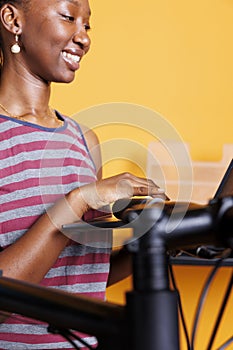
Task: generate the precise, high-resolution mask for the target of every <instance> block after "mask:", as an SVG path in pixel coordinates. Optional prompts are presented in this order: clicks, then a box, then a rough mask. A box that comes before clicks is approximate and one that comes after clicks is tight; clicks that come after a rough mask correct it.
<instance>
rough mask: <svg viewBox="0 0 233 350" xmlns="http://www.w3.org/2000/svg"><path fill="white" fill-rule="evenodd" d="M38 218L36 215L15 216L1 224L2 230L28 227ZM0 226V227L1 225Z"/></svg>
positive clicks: (8, 230) (6, 231) (9, 230)
mask: <svg viewBox="0 0 233 350" xmlns="http://www.w3.org/2000/svg"><path fill="white" fill-rule="evenodd" d="M37 219H38V216H30V217H26V218H16V219H11V220H7V221H5V222H4V223H3V224H2V225H1V226H3V227H4V232H5V233H8V232H12V231H16V230H25V229H28V228H29V227H30V226H31V225H32V224H34V222H35V221H36V220H37ZM1 226H0V227H1Z"/></svg>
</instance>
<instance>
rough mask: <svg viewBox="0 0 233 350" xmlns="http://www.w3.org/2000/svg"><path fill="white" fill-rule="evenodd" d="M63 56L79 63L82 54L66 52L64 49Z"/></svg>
mask: <svg viewBox="0 0 233 350" xmlns="http://www.w3.org/2000/svg"><path fill="white" fill-rule="evenodd" d="M62 56H63V57H64V58H65V59H66V60H69V61H72V62H75V63H78V62H79V61H80V59H81V58H80V56H78V55H72V54H71V53H69V52H65V51H62Z"/></svg>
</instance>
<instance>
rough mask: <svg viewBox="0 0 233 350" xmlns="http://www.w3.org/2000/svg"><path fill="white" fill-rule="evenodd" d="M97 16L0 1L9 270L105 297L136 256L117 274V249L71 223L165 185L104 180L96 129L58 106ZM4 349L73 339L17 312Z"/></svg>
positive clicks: (124, 177) (1, 334) (2, 336)
mask: <svg viewBox="0 0 233 350" xmlns="http://www.w3.org/2000/svg"><path fill="white" fill-rule="evenodd" d="M89 18H90V8H89V4H88V1H87V0H60V1H58V0H49V1H48V0H11V1H2V0H1V1H0V19H1V21H0V30H1V32H0V37H1V51H2V67H1V87H0V138H1V146H0V148H1V151H0V153H1V159H0V169H1V190H0V191H1V192H0V194H1V197H0V198H1V220H0V221H1V226H0V227H1V230H0V245H1V248H2V251H1V253H0V269H1V270H2V271H3V274H4V276H8V277H11V278H16V279H20V280H24V281H28V282H32V283H41V284H42V285H45V286H51V287H55V288H61V289H63V290H66V291H70V292H74V293H82V294H86V295H89V296H90V295H91V296H93V297H98V298H104V297H105V288H106V285H107V283H108V284H112V283H114V282H116V281H118V280H119V279H121V278H123V277H125V276H126V275H127V274H129V273H130V268H129V261H128V258H127V257H123V256H122V257H121V259H119V257H120V255H119V256H117V257H115V258H114V259H112V263H111V271H110V273H109V266H110V251H109V249H107V248H106V249H103V248H96V249H94V248H91V247H88V246H84V245H81V244H78V243H75V242H73V241H72V240H70V239H69V238H68V237H66V236H65V235H63V234H62V233H61V232H60V229H61V225H62V224H65V223H70V222H72V221H75V220H77V219H78V218H82V217H83V215H85V213H87V212H88V210H89V209H90V208H94V209H98V208H100V207H102V206H103V205H108V204H109V203H112V202H114V201H115V200H117V199H120V198H125V197H131V196H132V195H147V194H151V195H154V194H157V193H158V188H157V187H156V185H155V184H154V183H153V182H152V181H150V180H146V179H142V178H138V177H136V176H134V175H131V174H127V173H125V174H120V175H117V176H115V177H112V178H108V179H101V155H100V151H99V144H98V140H97V137H96V136H95V134H94V133H93V132H92V131H90V130H84V129H83V128H82V129H81V128H80V126H79V125H78V124H77V123H76V122H74V121H73V120H72V119H70V118H67V117H64V116H62V115H61V114H60V113H58V112H57V111H55V110H53V109H51V108H50V107H49V99H50V87H51V82H60V83H69V82H71V81H72V80H73V79H74V77H75V73H76V71H77V70H78V69H79V66H80V61H81V60H82V58H83V56H84V55H85V54H86V53H87V52H88V50H89V48H90V39H89V36H88V30H89V29H90V24H89ZM84 133H85V137H84ZM85 340H86V341H88V342H89V343H90V344H94V342H95V340H94V339H93V338H92V337H88V336H85ZM0 348H1V349H27V348H28V349H59V348H62V349H68V348H69V344H68V343H67V342H66V341H65V340H63V339H62V338H61V337H60V336H58V335H52V334H48V333H47V327H46V325H42V324H41V323H40V322H36V321H31V320H28V319H26V318H23V317H20V316H17V317H14V316H11V317H8V318H7V319H6V320H5V321H4V323H2V324H1V326H0Z"/></svg>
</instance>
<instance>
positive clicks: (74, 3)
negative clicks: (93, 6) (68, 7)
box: [66, 0, 91, 16]
mask: <svg viewBox="0 0 233 350" xmlns="http://www.w3.org/2000/svg"><path fill="white" fill-rule="evenodd" d="M66 1H68V2H69V3H71V4H73V5H75V6H80V4H79V1H78V0H66ZM90 15H91V10H90V9H89V16H90Z"/></svg>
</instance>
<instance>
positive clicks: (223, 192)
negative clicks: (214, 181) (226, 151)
mask: <svg viewBox="0 0 233 350" xmlns="http://www.w3.org/2000/svg"><path fill="white" fill-rule="evenodd" d="M227 196H233V159H232V160H231V162H230V164H229V166H228V168H227V170H226V172H225V175H224V176H223V179H222V181H221V183H220V185H219V187H218V189H217V191H216V193H215V195H214V198H216V199H218V198H223V197H227Z"/></svg>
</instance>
